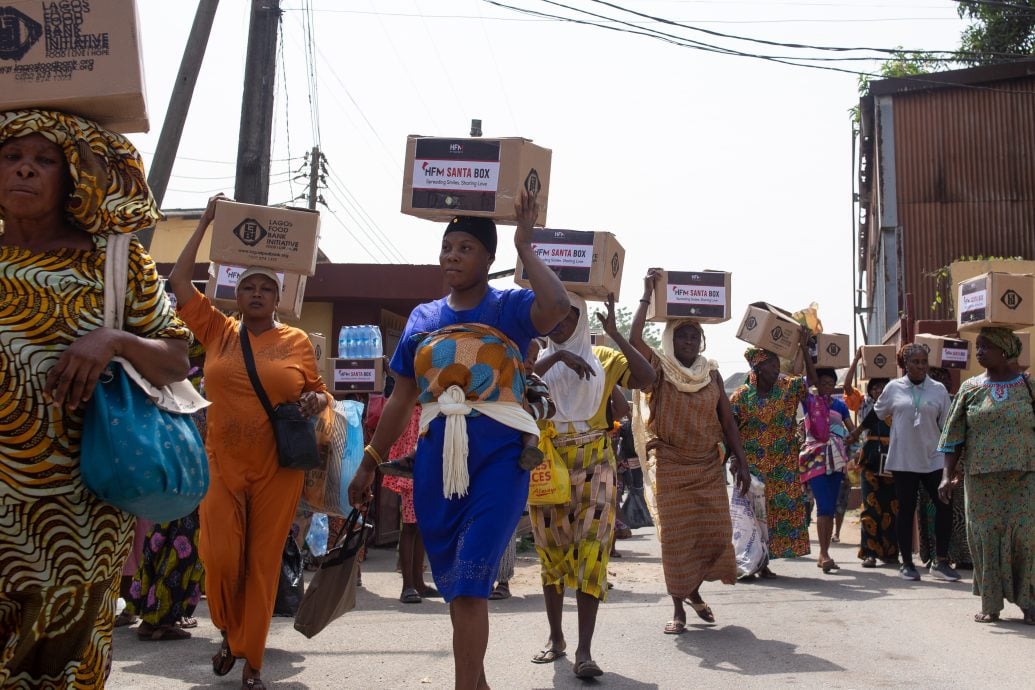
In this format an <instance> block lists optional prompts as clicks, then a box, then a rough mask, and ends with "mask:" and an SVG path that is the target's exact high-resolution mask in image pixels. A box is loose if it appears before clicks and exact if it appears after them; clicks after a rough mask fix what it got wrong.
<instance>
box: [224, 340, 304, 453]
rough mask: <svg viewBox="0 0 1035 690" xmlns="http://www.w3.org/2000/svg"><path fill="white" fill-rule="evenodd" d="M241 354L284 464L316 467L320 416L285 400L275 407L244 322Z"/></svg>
mask: <svg viewBox="0 0 1035 690" xmlns="http://www.w3.org/2000/svg"><path fill="white" fill-rule="evenodd" d="M241 353H242V354H243V355H244V366H245V368H246V369H247V370H248V378H249V379H251V381H252V387H253V388H254V389H255V394H256V395H257V396H259V402H261V403H262V406H263V408H265V410H266V415H267V416H269V418H270V424H272V425H273V436H274V437H275V438H276V440H277V459H278V460H279V461H280V466H281V467H286V468H288V469H292V470H312V469H316V468H317V467H319V466H320V464H321V463H320V452H319V450H318V449H317V447H316V419H315V418H307V417H306V416H305V415H304V414H302V408H301V407H300V406H299V404H298V403H283V404H280V405H277V406H276V407H273V405H271V404H270V399H269V398H268V397H267V396H266V390H265V389H264V388H263V387H262V382H261V381H259V373H258V372H257V371H255V358H254V357H252V346H251V343H250V342H248V330H247V329H246V328H245V327H244V324H243V323H242V324H241Z"/></svg>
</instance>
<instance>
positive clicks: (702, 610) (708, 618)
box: [683, 599, 715, 623]
mask: <svg viewBox="0 0 1035 690" xmlns="http://www.w3.org/2000/svg"><path fill="white" fill-rule="evenodd" d="M683 603H684V604H689V605H690V608H692V609H693V610H694V613H696V614H697V617H698V618H700V619H701V620H703V621H704V622H705V623H714V622H715V614H714V613H712V609H711V607H710V606H708V604H706V603H705V602H704V601H702V602H701V603H700V604H695V603H694V602H692V601H690V600H689V599H683Z"/></svg>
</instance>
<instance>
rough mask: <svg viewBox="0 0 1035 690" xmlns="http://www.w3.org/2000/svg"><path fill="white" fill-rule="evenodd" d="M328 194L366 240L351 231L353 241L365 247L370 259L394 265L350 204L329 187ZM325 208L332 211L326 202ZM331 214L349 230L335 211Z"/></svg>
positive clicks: (392, 260)
mask: <svg viewBox="0 0 1035 690" xmlns="http://www.w3.org/2000/svg"><path fill="white" fill-rule="evenodd" d="M327 193H328V194H329V195H330V197H331V199H332V200H333V201H335V202H336V203H337V204H338V207H339V210H341V211H342V212H344V213H345V215H347V216H348V217H349V219H350V220H351V221H352V222H353V224H354V226H355V228H356V231H357V232H360V233H362V234H363V237H364V238H365V240H366V241H365V242H363V241H360V239H359V238H358V237H356V236H355V234H353V233H352V231H351V230H349V231H348V232H349V235H350V236H351V237H352V239H353V240H354V241H355V242H357V243H358V244H360V245H362V246H363V247H364V251H366V253H367V254H369V255H370V258H372V259H374V260H375V261H377V262H379V263H380V262H384V263H394V261H395V260H394V259H393V258H392V257H391V256H389V254H388V253H386V252H385V250H384V248H383V247H381V246H380V245H379V244H378V243H377V242H375V241H374V240H373V238H372V237H371V236H370V234H369V233H367V232H366V230H365V229H364V228H363V227H361V226H362V224H361V223H360V221H359V220H358V219H357V218H356V217H355V216H354V215H353V214H352V211H351V210H349V207H348V204H346V203H345V202H344V201H342V200H341V198H340V197H339V196H338V195H337V194H336V193H335V191H334V190H333V189H332V188H330V187H328V188H327ZM324 206H327V209H328V210H331V207H330V206H329V205H328V204H327V202H326V201H324ZM331 214H332V215H334V217H335V218H337V219H338V222H341V223H342V225H343V226H344V227H345V228H346V230H348V226H346V225H345V224H344V222H343V221H342V220H341V218H339V217H338V216H337V215H336V214H335V213H334V211H333V210H331ZM371 249H374V250H377V252H378V253H379V254H380V255H381V257H380V258H377V257H375V256H374V253H373V252H372V251H371ZM404 263H405V262H404Z"/></svg>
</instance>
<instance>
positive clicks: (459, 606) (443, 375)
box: [349, 194, 569, 689]
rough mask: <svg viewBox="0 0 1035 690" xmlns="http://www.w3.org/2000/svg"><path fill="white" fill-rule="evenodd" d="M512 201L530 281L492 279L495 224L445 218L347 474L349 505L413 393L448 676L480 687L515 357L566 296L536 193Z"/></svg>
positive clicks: (502, 529)
mask: <svg viewBox="0 0 1035 690" xmlns="http://www.w3.org/2000/svg"><path fill="white" fill-rule="evenodd" d="M515 210H516V211H517V214H518V225H517V229H516V230H515V233H514V245H515V247H516V248H517V253H518V256H519V257H520V258H521V262H522V263H523V264H524V266H525V271H526V273H527V275H528V280H529V282H530V283H531V285H532V289H531V290H518V289H513V290H497V289H496V288H493V287H490V286H489V282H488V281H489V267H490V266H491V265H492V262H493V259H494V258H495V254H496V226H495V224H494V223H493V222H492V221H491V220H489V219H485V218H472V217H457V218H454V219H453V221H452V222H451V223H450V224H449V226H448V227H447V228H446V231H445V234H444V235H443V237H442V249H441V252H440V254H439V265H440V266H441V267H442V272H443V273H444V275H445V280H446V283H447V284H448V286H449V294H448V295H447V296H446V297H444V298H442V299H439V300H436V301H434V302H429V303H426V304H422V305H420V306H418V307H417V308H416V309H414V310H413V313H412V314H410V318H409V321H408V322H407V324H406V329H405V331H404V332H403V335H402V338H401V339H400V341H399V346H398V348H397V349H396V351H395V355H394V356H393V357H392V361H391V369H392V372H393V375H394V376H395V381H396V383H395V390H394V391H393V393H392V397H391V398H389V399H388V402H387V403H386V404H385V408H384V412H383V413H382V415H381V420H380V422H379V423H378V426H377V430H376V431H375V432H374V435H373V438H372V439H371V440H370V445H368V446H367V447H366V449H365V451H364V454H363V462H362V464H361V465H360V468H359V470H358V471H357V472H356V476H355V478H353V480H352V484H351V485H350V486H349V499H350V501H351V502H352V504H353V505H354V506H357V507H358V506H361V505H363V504H365V503H366V502H367V501H369V500H370V498H371V493H370V487H371V485H372V483H373V480H374V472H375V469H376V467H377V465H378V464H379V463H381V462H382V461H383V460H385V459H387V457H386V454H387V452H388V449H389V448H390V447H391V445H392V443H393V442H394V441H395V439H396V438H397V437H398V436H399V434H401V433H402V431H403V430H404V427H405V426H406V422H407V421H408V420H409V418H410V414H411V411H412V410H413V406H414V405H415V404H416V403H417V402H418V400H419V402H420V404H421V406H422V416H421V428H422V431H423V432H424V433H423V434H422V436H421V438H420V440H419V442H418V444H417V456H416V461H415V463H414V496H413V500H414V508H415V510H416V512H417V520H418V522H419V523H420V526H421V534H422V536H423V537H424V545H425V549H426V551H427V555H428V560H429V562H430V563H431V571H432V575H433V576H434V578H435V585H436V586H437V587H438V590H439V591H440V592H442V595H443V596H444V597H445V599H446V601H447V602H448V603H449V612H450V618H451V620H452V623H453V659H454V665H455V670H456V687H457V688H464V689H467V688H487V687H488V683H487V682H486V677H485V670H484V666H483V662H484V658H485V649H486V646H487V644H488V638H489V609H488V597H489V594H490V593H491V592H492V586H493V584H494V579H495V577H496V571H497V568H498V565H499V561H500V558H501V557H502V555H503V552H504V550H505V549H506V547H507V541H508V540H509V539H510V537H511V535H512V534H513V532H514V529H515V527H516V526H517V522H518V519H519V518H520V516H521V512H522V510H523V509H524V505H525V502H526V500H527V498H528V477H529V473H528V471H526V470H522V469H521V466H520V465H519V464H518V458H519V456H520V455H521V450H522V447H523V446H522V442H521V435H522V433H523V432H529V431H530V432H536V427H535V424H534V421H531V417H530V416H529V415H528V413H527V412H525V411H524V408H523V407H522V405H521V402H522V399H523V395H524V386H525V381H524V369H523V367H522V360H523V359H524V355H525V352H526V351H527V350H528V345H529V342H530V341H531V339H532V338H534V337H537V336H540V335H545V334H547V333H549V332H550V331H552V330H553V329H554V327H555V326H556V325H557V324H558V323H560V321H561V320H562V319H563V318H564V317H565V316H566V315H567V314H568V308H569V300H568V295H567V293H566V292H565V289H564V287H563V285H562V284H561V282H560V280H559V279H558V278H557V276H556V275H555V274H554V273H553V272H552V271H551V270H550V269H549V268H547V266H546V265H545V264H544V263H543V262H542V260H541V259H539V258H538V257H537V256H536V254H535V251H534V250H533V249H532V225H533V223H534V222H535V218H536V216H537V214H538V203H537V202H536V199H535V198H534V197H529V196H526V195H524V194H522V196H521V198H519V199H518V200H517V201H516V202H515ZM536 433H537V432H536Z"/></svg>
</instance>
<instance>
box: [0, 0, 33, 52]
mask: <svg viewBox="0 0 1035 690" xmlns="http://www.w3.org/2000/svg"><path fill="white" fill-rule="evenodd" d="M42 35H43V25H42V24H40V23H39V22H37V21H36V20H34V19H32V18H31V17H27V16H26V15H24V14H22V13H21V12H19V11H18V10H16V9H14V8H13V7H0V60H21V59H22V58H23V57H25V54H26V53H28V52H29V49H30V48H32V46H34V45H35V44H36V41H38V40H40V37H41V36H42Z"/></svg>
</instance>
